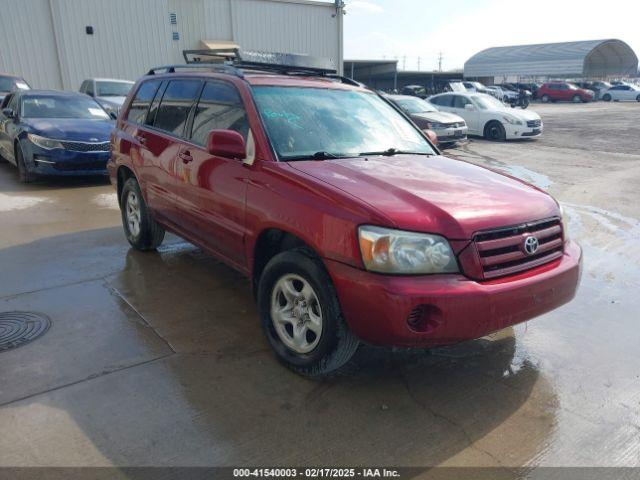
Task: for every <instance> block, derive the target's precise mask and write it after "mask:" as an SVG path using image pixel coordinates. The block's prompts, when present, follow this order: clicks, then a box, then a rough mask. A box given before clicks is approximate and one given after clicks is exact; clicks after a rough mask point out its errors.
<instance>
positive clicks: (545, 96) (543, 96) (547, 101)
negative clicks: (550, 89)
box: [541, 93, 551, 103]
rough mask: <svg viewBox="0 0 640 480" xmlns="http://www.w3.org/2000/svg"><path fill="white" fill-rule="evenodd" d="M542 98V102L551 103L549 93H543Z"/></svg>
mask: <svg viewBox="0 0 640 480" xmlns="http://www.w3.org/2000/svg"><path fill="white" fill-rule="evenodd" d="M541 100H542V103H549V100H551V99H550V98H549V95H547V94H546V93H545V94H544V95H542V98H541Z"/></svg>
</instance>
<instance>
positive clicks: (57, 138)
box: [0, 90, 114, 183]
mask: <svg viewBox="0 0 640 480" xmlns="http://www.w3.org/2000/svg"><path fill="white" fill-rule="evenodd" d="M1 109H2V112H1V113H0V155H2V157H4V158H5V159H7V160H8V161H9V162H11V163H13V164H14V165H16V166H17V167H18V175H19V178H20V181H22V182H25V183H28V182H31V181H33V180H35V179H36V177H37V176H38V175H96V174H106V173H107V172H106V164H107V160H108V159H109V135H110V134H111V130H113V125H114V122H113V120H112V119H111V118H110V117H109V115H108V114H107V112H106V111H105V110H104V109H103V108H102V107H101V106H100V105H99V104H98V103H96V101H95V100H93V99H92V98H88V97H87V96H86V95H82V94H79V93H72V92H59V91H54V90H26V91H17V92H13V93H10V94H9V95H7V96H6V97H5V99H4V100H3V102H2V105H1Z"/></svg>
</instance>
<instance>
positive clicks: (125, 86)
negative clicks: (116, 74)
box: [96, 82, 133, 97]
mask: <svg viewBox="0 0 640 480" xmlns="http://www.w3.org/2000/svg"><path fill="white" fill-rule="evenodd" d="M132 86H133V83H128V82H96V90H97V92H96V96H97V97H126V96H127V95H128V94H129V90H131V87H132Z"/></svg>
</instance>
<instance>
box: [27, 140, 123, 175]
mask: <svg viewBox="0 0 640 480" xmlns="http://www.w3.org/2000/svg"><path fill="white" fill-rule="evenodd" d="M23 151H24V150H23ZM25 153H27V152H25ZM25 157H26V159H25V160H26V161H27V162H28V163H29V165H28V167H29V170H30V171H32V172H33V173H35V174H37V175H45V176H78V175H106V174H107V161H108V160H109V158H110V157H111V153H110V152H77V151H73V150H62V149H54V150H46V149H43V148H39V147H36V146H32V145H31V146H29V148H28V155H25Z"/></svg>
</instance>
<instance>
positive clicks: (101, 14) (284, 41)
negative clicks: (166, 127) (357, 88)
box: [0, 0, 342, 90]
mask: <svg viewBox="0 0 640 480" xmlns="http://www.w3.org/2000/svg"><path fill="white" fill-rule="evenodd" d="M50 5H51V6H50ZM0 12H2V15H0V40H1V41H2V53H1V55H0V71H8V72H11V73H15V74H19V75H23V76H24V77H25V78H26V79H27V80H28V81H29V82H31V83H32V84H33V85H34V86H35V87H40V88H64V89H66V90H77V89H78V88H79V87H80V84H81V82H82V81H83V80H84V79H85V78H91V77H113V78H127V79H131V80H135V79H137V78H139V77H140V76H141V75H143V74H144V73H145V72H146V71H147V70H148V69H149V68H151V67H153V66H158V65H164V64H168V63H182V62H183V58H182V50H183V49H193V48H199V47H200V40H233V41H235V42H236V43H238V44H239V45H240V46H241V47H243V48H246V49H254V50H265V51H275V52H287V53H305V54H309V55H314V56H322V57H329V58H332V59H333V60H334V61H335V63H336V65H337V66H338V67H340V66H341V55H342V52H341V38H339V36H340V35H342V32H341V27H340V25H341V22H339V21H338V20H339V19H338V18H336V17H333V16H332V14H334V13H335V8H334V6H333V4H332V3H326V4H300V3H295V2H291V3H290V2H287V1H286V0H285V1H283V0H280V1H276V0H109V1H105V0H20V1H19V0H0ZM170 12H175V13H176V14H177V17H178V24H177V25H171V24H170V23H169V13H170ZM340 20H341V19H340ZM88 25H90V26H93V28H94V34H93V35H87V34H86V32H85V27H86V26H88ZM173 31H177V32H178V33H179V35H180V40H178V41H175V40H172V37H171V35H172V32H173ZM56 47H57V51H56Z"/></svg>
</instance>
